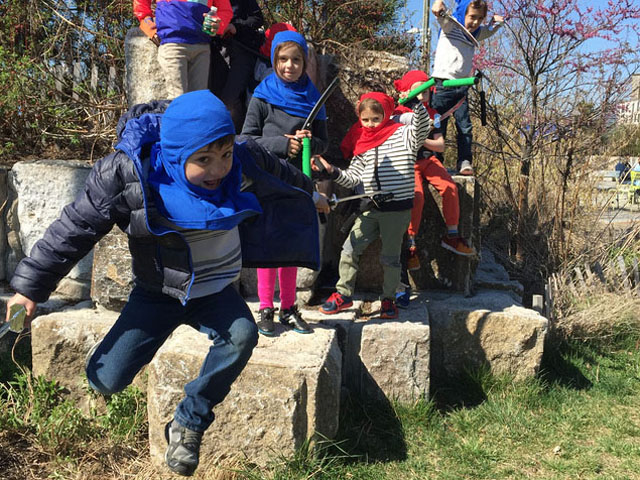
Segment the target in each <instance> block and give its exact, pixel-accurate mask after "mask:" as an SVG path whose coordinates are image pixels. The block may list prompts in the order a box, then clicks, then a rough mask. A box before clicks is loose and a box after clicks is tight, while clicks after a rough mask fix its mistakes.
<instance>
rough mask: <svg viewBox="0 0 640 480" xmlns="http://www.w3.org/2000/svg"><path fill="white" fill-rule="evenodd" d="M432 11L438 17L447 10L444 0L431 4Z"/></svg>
mask: <svg viewBox="0 0 640 480" xmlns="http://www.w3.org/2000/svg"><path fill="white" fill-rule="evenodd" d="M431 11H432V12H433V14H434V15H435V16H436V17H437V16H439V15H440V14H441V13H444V12H446V11H447V7H446V6H445V5H444V2H443V1H442V0H436V1H435V2H433V5H432V6H431Z"/></svg>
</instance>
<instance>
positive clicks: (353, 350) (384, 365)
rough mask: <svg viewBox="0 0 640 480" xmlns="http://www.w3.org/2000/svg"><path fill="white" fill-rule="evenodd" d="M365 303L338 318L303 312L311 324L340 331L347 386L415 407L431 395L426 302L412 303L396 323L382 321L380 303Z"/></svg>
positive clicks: (311, 311) (368, 394) (355, 306)
mask: <svg viewBox="0 0 640 480" xmlns="http://www.w3.org/2000/svg"><path fill="white" fill-rule="evenodd" d="M363 306H364V302H363V301H362V299H355V300H354V306H353V307H352V308H350V309H348V310H344V311H342V312H339V313H337V314H335V315H324V314H323V313H321V312H319V311H318V310H311V309H307V310H303V316H304V318H305V319H307V320H308V321H310V322H319V323H321V324H324V325H330V326H332V327H334V328H335V329H336V331H337V332H338V339H339V341H340V347H341V349H342V352H343V372H344V374H343V385H344V386H345V387H346V388H347V389H349V390H351V391H353V392H357V393H359V394H360V395H362V396H365V397H367V398H371V399H375V400H377V401H388V400H391V399H393V400H397V401H399V402H403V403H412V402H414V401H415V400H417V399H419V398H426V397H428V396H429V385H430V383H429V378H430V374H429V371H430V367H429V365H430V352H429V350H430V327H429V314H428V311H427V309H426V305H425V303H424V302H420V301H418V300H416V301H414V302H412V304H411V305H410V307H409V309H407V310H401V311H400V312H399V316H398V318H397V319H395V320H383V319H380V318H379V311H380V302H379V301H376V302H373V303H372V304H368V305H367V307H370V309H369V311H366V312H364V311H363Z"/></svg>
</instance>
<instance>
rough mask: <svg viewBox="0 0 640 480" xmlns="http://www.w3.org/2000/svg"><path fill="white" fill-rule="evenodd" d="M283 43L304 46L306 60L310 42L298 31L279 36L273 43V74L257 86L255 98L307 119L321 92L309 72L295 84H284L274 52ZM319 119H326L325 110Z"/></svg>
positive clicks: (277, 35)
mask: <svg viewBox="0 0 640 480" xmlns="http://www.w3.org/2000/svg"><path fill="white" fill-rule="evenodd" d="M283 42H295V43H297V44H298V45H300V46H301V47H302V50H303V51H304V56H305V58H306V57H307V54H308V52H309V50H308V48H307V42H306V41H305V39H304V37H303V36H302V35H300V34H299V33H298V32H292V31H289V30H287V31H284V32H278V33H276V35H275V37H273V42H272V44H271V64H272V65H273V69H274V71H273V73H271V74H270V75H269V76H267V77H266V78H265V79H264V80H262V82H260V84H259V85H258V86H257V87H256V89H255V91H254V92H253V96H254V97H257V98H260V99H262V100H264V101H265V102H267V103H269V104H271V105H273V106H274V107H276V108H279V109H280V110H284V111H285V112H287V113H288V114H289V115H293V116H294V117H301V118H307V116H308V115H309V113H310V112H311V109H312V108H313V106H314V105H315V104H316V102H317V101H318V99H319V98H320V92H318V89H317V88H316V87H315V85H314V84H313V82H312V81H311V80H310V79H309V76H308V75H307V74H306V73H303V74H302V75H301V76H300V78H299V79H298V81H296V82H285V81H284V80H282V79H281V78H280V77H279V76H278V74H276V72H275V69H276V64H277V62H276V59H275V52H276V48H277V46H278V45H279V44H281V43H283ZM316 118H317V119H318V120H326V119H327V113H326V110H325V108H324V107H322V108H321V109H320V112H319V113H318V116H317V117H316Z"/></svg>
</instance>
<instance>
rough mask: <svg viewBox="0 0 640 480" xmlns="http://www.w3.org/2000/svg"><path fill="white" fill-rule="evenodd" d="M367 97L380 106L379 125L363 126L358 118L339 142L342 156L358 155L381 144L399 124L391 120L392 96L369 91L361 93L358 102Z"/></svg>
mask: <svg viewBox="0 0 640 480" xmlns="http://www.w3.org/2000/svg"><path fill="white" fill-rule="evenodd" d="M367 98H371V99H373V100H375V101H376V102H378V103H379V104H380V105H381V106H382V109H383V110H384V118H383V119H382V122H381V123H380V125H378V126H377V127H373V128H369V127H364V126H363V125H362V123H361V122H360V120H358V121H357V122H356V123H354V124H353V125H352V126H351V128H350V129H349V131H348V132H347V134H346V135H345V137H344V139H343V140H342V143H340V150H341V151H342V154H343V155H344V158H351V157H352V156H354V155H360V154H361V153H364V152H366V151H367V150H371V149H372V148H375V147H378V146H380V145H382V144H383V143H384V142H386V141H387V139H388V138H389V137H390V136H391V135H393V133H394V132H395V131H396V130H397V129H398V128H400V126H401V125H400V124H399V123H396V122H394V121H393V120H391V114H392V113H393V105H394V101H393V98H391V97H390V96H389V95H387V94H385V93H381V92H370V93H365V94H364V95H362V96H361V97H360V102H362V101H363V100H365V99H367Z"/></svg>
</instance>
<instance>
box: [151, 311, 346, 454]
mask: <svg viewBox="0 0 640 480" xmlns="http://www.w3.org/2000/svg"><path fill="white" fill-rule="evenodd" d="M250 306H251V307H252V310H253V311H257V304H250ZM313 330H314V331H313V333H312V334H310V335H301V334H297V333H294V332H291V331H285V330H284V327H282V326H280V325H278V326H277V330H276V336H275V337H273V338H267V337H264V336H260V340H259V343H258V346H257V347H256V348H255V350H254V352H253V355H252V357H251V359H250V360H249V363H248V365H247V367H246V368H245V370H244V371H243V372H242V374H241V375H240V377H239V378H238V380H237V381H236V382H235V383H234V384H233V386H232V388H231V392H230V393H229V395H228V396H227V398H226V399H225V400H224V401H223V402H222V403H221V404H220V405H218V406H217V407H216V408H215V410H214V413H215V415H216V418H217V420H216V421H215V422H214V423H213V425H212V426H211V428H210V429H209V430H208V431H207V432H206V433H205V437H204V441H203V446H202V450H201V451H202V454H203V455H215V456H232V455H238V454H239V455H243V456H245V457H246V458H248V459H249V460H250V461H253V462H256V463H259V464H264V463H266V462H268V461H269V460H270V459H272V458H273V452H278V454H282V455H291V454H292V453H293V452H294V451H295V449H296V448H298V447H299V446H300V445H302V443H303V442H304V441H305V440H307V439H312V440H313V439H314V438H315V437H314V433H320V434H322V435H323V436H326V437H328V438H332V437H333V436H334V435H335V433H336V432H337V428H338V418H339V409H340V383H341V377H342V374H341V371H342V368H341V367H342V358H341V357H342V356H341V352H340V349H339V347H338V344H337V339H336V334H335V331H334V330H333V329H330V328H326V327H323V326H322V325H313ZM208 347H209V341H208V340H207V338H206V337H205V336H204V335H199V334H198V333H197V332H195V331H194V330H192V329H190V328H187V327H181V328H179V329H178V330H176V332H174V334H173V335H172V337H171V338H170V339H169V340H168V341H167V342H166V343H165V345H164V346H163V347H162V348H161V349H160V351H159V352H158V354H157V355H156V357H155V358H154V360H153V362H152V363H151V364H150V368H149V404H148V405H149V407H148V408H149V430H150V443H151V454H152V457H153V459H154V461H155V462H157V463H161V462H162V461H163V455H164V450H165V448H166V441H165V439H164V435H163V428H164V424H165V423H166V422H168V421H169V420H170V419H171V418H172V415H173V412H174V410H175V407H176V405H177V403H178V402H179V401H180V399H181V398H182V395H183V392H182V386H183V385H184V384H185V383H187V382H188V381H189V380H190V379H192V378H194V377H195V376H196V375H197V372H198V371H199V369H200V366H201V364H202V360H203V358H204V356H205V355H206V352H207V350H208Z"/></svg>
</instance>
